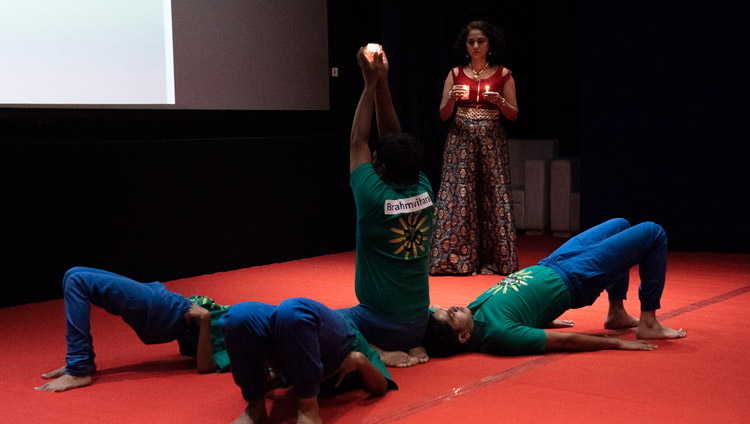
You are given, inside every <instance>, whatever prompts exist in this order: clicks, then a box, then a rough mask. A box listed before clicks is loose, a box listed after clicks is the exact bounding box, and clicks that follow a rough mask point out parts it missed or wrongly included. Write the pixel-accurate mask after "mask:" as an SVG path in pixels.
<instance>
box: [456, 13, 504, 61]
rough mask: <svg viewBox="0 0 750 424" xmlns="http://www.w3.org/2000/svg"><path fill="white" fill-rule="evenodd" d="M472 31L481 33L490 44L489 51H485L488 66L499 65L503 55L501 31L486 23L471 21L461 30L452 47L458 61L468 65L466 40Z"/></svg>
mask: <svg viewBox="0 0 750 424" xmlns="http://www.w3.org/2000/svg"><path fill="white" fill-rule="evenodd" d="M472 29H478V30H480V31H482V32H483V33H484V35H486V36H487V40H488V41H489V42H490V49H489V50H488V51H487V63H489V64H490V66H493V65H499V64H500V62H501V61H502V60H503V55H504V54H505V34H504V33H503V30H502V29H500V28H499V27H497V26H496V25H494V24H492V23H490V22H486V21H471V22H469V23H468V24H466V26H465V27H463V28H461V31H459V33H458V37H457V38H456V45H455V47H454V49H455V53H456V57H457V58H458V59H459V61H460V62H461V63H462V64H464V65H466V64H468V63H469V57H468V56H467V54H466V38H467V37H468V36H469V32H470V31H471V30H472Z"/></svg>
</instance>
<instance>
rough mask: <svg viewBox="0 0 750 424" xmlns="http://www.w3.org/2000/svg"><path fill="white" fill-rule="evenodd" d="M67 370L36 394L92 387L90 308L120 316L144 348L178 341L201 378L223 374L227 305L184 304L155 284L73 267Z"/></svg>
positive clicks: (67, 284) (66, 294)
mask: <svg viewBox="0 0 750 424" xmlns="http://www.w3.org/2000/svg"><path fill="white" fill-rule="evenodd" d="M63 299H64V302H65V321H66V331H65V339H66V343H67V354H66V357H65V366H63V367H60V368H57V369H55V370H52V371H50V372H47V373H44V374H42V377H43V378H46V379H53V380H52V381H49V382H47V383H45V384H43V385H42V386H39V387H36V389H37V390H39V391H45V392H63V391H66V390H71V389H75V388H78V387H84V386H88V385H89V384H91V375H92V374H93V373H94V372H95V371H96V364H95V363H94V357H95V355H94V346H93V339H92V338H91V333H90V328H91V322H90V321H91V305H92V304H93V305H96V306H99V307H101V308H102V309H104V310H105V311H107V312H109V313H110V314H113V315H117V316H121V317H122V319H123V320H124V321H125V323H127V324H128V325H129V326H130V327H131V328H132V329H133V330H134V331H135V332H136V334H137V335H138V338H140V339H141V340H142V341H143V342H144V343H146V344H156V343H168V342H171V341H174V340H177V341H178V342H179V345H180V352H181V353H182V354H184V355H186V356H192V357H195V358H196V360H197V365H196V369H197V371H198V372H199V373H209V372H214V371H217V370H219V371H227V370H228V369H229V357H228V356H227V353H226V348H225V347H224V335H223V333H222V332H221V327H220V326H219V324H218V320H219V318H220V317H221V316H222V315H224V314H225V313H226V312H227V310H228V309H229V306H223V305H218V304H216V302H214V301H213V300H211V299H209V298H207V297H205V296H192V297H190V298H189V299H186V298H185V297H184V296H183V295H181V294H179V293H173V292H170V291H168V290H167V288H166V287H165V286H164V285H163V284H161V283H158V282H153V283H145V284H144V283H139V282H138V281H135V280H132V279H130V278H127V277H124V276H122V275H118V274H115V273H112V272H109V271H103V270H100V269H94V268H85V267H75V268H71V269H69V270H68V271H67V272H66V273H65V276H64V277H63Z"/></svg>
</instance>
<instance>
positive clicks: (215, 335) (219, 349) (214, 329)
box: [188, 295, 229, 372]
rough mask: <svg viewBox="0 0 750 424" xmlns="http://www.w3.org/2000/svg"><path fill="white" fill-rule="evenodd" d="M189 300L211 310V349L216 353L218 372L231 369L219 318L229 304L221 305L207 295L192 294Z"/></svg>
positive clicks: (227, 308)
mask: <svg viewBox="0 0 750 424" xmlns="http://www.w3.org/2000/svg"><path fill="white" fill-rule="evenodd" d="M188 301H189V302H190V303H191V304H192V305H198V306H201V307H203V308H206V309H208V310H209V311H210V312H211V350H212V351H213V354H214V362H216V366H218V367H219V369H218V370H217V372H225V371H228V370H229V354H227V348H226V345H225V344H224V331H223V330H222V328H221V325H219V318H221V317H222V316H223V315H224V314H226V313H227V311H228V310H229V306H227V305H219V304H217V303H216V302H214V301H213V300H212V299H211V298H208V297H206V296H198V295H196V296H190V297H189V298H188Z"/></svg>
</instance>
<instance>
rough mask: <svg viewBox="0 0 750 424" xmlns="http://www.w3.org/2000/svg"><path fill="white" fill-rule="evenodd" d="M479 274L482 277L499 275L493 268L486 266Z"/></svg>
mask: <svg viewBox="0 0 750 424" xmlns="http://www.w3.org/2000/svg"><path fill="white" fill-rule="evenodd" d="M479 273H480V274H482V275H494V274H499V272H497V271H495V270H494V269H493V268H492V267H491V266H489V265H485V266H483V267H482V269H480V270H479Z"/></svg>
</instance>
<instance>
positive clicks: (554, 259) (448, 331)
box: [425, 218, 686, 356]
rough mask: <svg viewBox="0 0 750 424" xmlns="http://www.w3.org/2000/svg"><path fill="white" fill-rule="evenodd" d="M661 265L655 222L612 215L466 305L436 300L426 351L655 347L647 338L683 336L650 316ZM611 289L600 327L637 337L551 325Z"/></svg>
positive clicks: (661, 238)
mask: <svg viewBox="0 0 750 424" xmlns="http://www.w3.org/2000/svg"><path fill="white" fill-rule="evenodd" d="M635 265H638V266H639V275H640V280H641V284H640V287H639V289H638V295H639V299H640V302H641V315H640V319H638V318H635V317H633V316H631V315H629V314H628V313H627V312H626V311H625V307H624V300H625V299H626V294H627V290H628V286H629V274H630V268H632V267H633V266H635ZM666 267H667V236H666V234H665V233H664V230H663V229H662V227H661V226H659V225H658V224H655V223H653V222H644V223H641V224H638V225H634V226H631V225H630V224H629V223H628V221H626V220H624V219H622V218H617V219H612V220H609V221H607V222H605V223H603V224H600V225H598V226H596V227H594V228H591V229H589V230H587V231H585V232H583V233H581V234H579V235H577V236H576V237H574V238H572V239H570V240H568V241H567V242H566V243H565V244H563V245H562V246H561V247H560V248H559V249H557V250H556V251H555V252H553V253H552V254H551V255H550V256H548V257H547V258H545V259H543V260H542V261H540V262H539V264H538V265H536V266H532V267H528V268H525V269H523V270H521V271H518V272H515V273H513V274H511V275H509V276H507V277H506V278H504V279H503V280H502V281H500V282H499V283H497V284H495V285H494V286H492V287H491V288H489V289H488V290H487V291H485V292H484V293H482V294H481V295H480V296H479V297H478V298H477V299H476V300H475V301H473V302H471V304H469V306H468V307H456V306H451V307H450V308H447V309H443V308H440V307H439V306H436V307H434V312H433V314H432V317H431V320H430V324H429V326H428V330H427V336H426V337H425V345H426V346H427V351H428V353H429V354H430V355H432V356H447V355H451V354H454V353H460V352H466V351H475V352H485V353H490V354H495V355H527V354H541V353H544V352H548V351H585V350H599V349H621V350H653V349H656V348H657V345H655V344H652V343H649V342H647V341H645V340H652V339H678V338H683V337H685V335H686V334H685V331H683V330H682V329H679V330H674V329H672V328H670V327H667V326H666V325H663V324H661V323H660V322H658V321H657V319H656V310H657V309H659V308H660V306H661V305H660V299H661V295H662V291H663V289H664V280H665V276H666V269H667V268H666ZM604 290H607V292H608V294H609V296H608V297H609V311H608V314H607V318H606V320H605V321H604V328H607V329H620V328H632V327H635V328H636V332H635V333H636V336H637V338H638V340H623V339H619V338H615V337H603V336H595V335H588V334H581V333H573V332H556V331H551V330H549V328H553V327H571V326H572V325H573V323H572V322H571V321H560V320H557V318H558V317H559V316H560V315H561V314H562V313H563V312H565V311H566V310H568V309H571V308H580V307H583V306H587V305H591V304H593V303H594V301H595V300H596V299H597V297H599V295H600V294H601V292H603V291H604Z"/></svg>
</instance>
